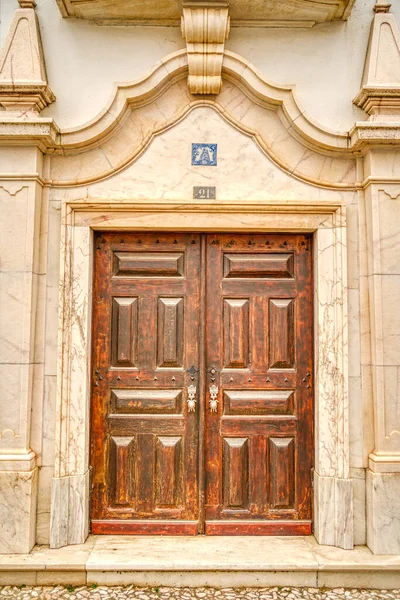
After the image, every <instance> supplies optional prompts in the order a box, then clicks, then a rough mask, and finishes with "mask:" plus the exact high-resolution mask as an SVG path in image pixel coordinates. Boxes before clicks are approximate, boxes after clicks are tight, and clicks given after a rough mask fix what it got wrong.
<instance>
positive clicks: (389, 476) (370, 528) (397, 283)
mask: <svg viewBox="0 0 400 600" xmlns="http://www.w3.org/2000/svg"><path fill="white" fill-rule="evenodd" d="M399 160H400V150H396V151H394V150H393V149H387V150H384V149H374V150H370V151H369V153H368V161H367V164H368V165H369V169H370V172H371V175H370V177H372V178H374V179H376V178H379V177H385V178H386V179H387V182H385V183H384V184H383V185H382V184H377V183H374V184H371V185H369V186H368V188H367V189H366V192H365V211H366V223H367V237H368V281H369V300H370V324H371V363H372V394H373V400H374V421H375V426H374V431H375V448H374V451H373V452H372V453H371V454H370V455H369V468H368V471H367V543H368V546H369V547H370V548H371V550H372V551H373V552H374V553H376V554H399V553H400V355H399V347H400V312H399V308H398V307H399V301H400V269H399V266H400V259H399V251H400V230H399V224H400V173H399V170H398V168H396V167H395V165H396V162H398V161H399ZM398 164H400V163H398ZM388 171H390V172H388ZM395 179H397V180H398V183H395V182H394V180H395ZM389 180H393V183H389Z"/></svg>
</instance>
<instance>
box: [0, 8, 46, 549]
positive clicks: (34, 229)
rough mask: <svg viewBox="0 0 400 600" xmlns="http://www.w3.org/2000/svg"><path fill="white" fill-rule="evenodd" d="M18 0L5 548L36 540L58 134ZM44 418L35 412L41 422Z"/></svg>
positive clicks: (5, 96) (9, 100)
mask: <svg viewBox="0 0 400 600" xmlns="http://www.w3.org/2000/svg"><path fill="white" fill-rule="evenodd" d="M19 4H20V7H21V8H19V9H17V10H16V11H15V12H14V16H13V19H12V22H11V25H10V29H9V31H8V35H7V37H6V39H5V42H4V45H3V47H2V49H1V51H0V109H1V110H0V165H1V167H0V169H1V171H0V219H1V235H0V553H25V552H29V551H30V550H31V548H32V546H33V545H34V543H35V524H36V501H37V481H38V463H37V460H36V454H35V452H34V450H33V449H32V440H31V420H32V410H33V406H34V405H33V396H34V394H35V393H36V394H37V395H38V396H39V397H40V395H42V394H43V345H42V344H41V339H40V335H39V333H40V332H42V331H43V326H42V324H41V323H40V319H39V318H38V316H39V315H40V314H43V312H42V311H41V310H40V308H41V306H40V305H42V304H43V303H42V302H41V299H42V297H43V289H44V285H43V283H44V277H45V276H44V269H43V268H42V265H41V261H40V218H41V211H42V185H43V179H42V176H43V174H42V170H43V154H42V152H41V150H40V148H41V147H42V148H43V139H46V140H47V141H50V142H52V141H53V140H54V137H55V134H56V132H55V127H54V126H53V124H52V121H51V119H41V118H40V117H39V113H40V111H41V110H43V108H45V107H46V106H47V105H48V104H50V103H51V102H53V101H54V100H55V98H54V95H53V93H52V91H51V90H50V88H49V86H48V84H47V76H46V68H45V64H44V57H43V50H42V44H41V40H40V30H39V24H38V21H37V18H36V14H35V10H34V8H35V2H34V0H19ZM36 406H37V405H36ZM39 406H40V402H39ZM36 412H37V411H36ZM40 422H41V419H40V415H37V414H36V413H35V427H38V426H40Z"/></svg>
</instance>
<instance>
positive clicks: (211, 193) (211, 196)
mask: <svg viewBox="0 0 400 600" xmlns="http://www.w3.org/2000/svg"><path fill="white" fill-rule="evenodd" d="M215 197H216V188H215V186H204V185H195V186H194V187H193V198H194V199H195V200H215Z"/></svg>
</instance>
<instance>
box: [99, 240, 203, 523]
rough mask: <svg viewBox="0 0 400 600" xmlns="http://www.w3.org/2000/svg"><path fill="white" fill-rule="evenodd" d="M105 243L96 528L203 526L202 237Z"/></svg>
mask: <svg viewBox="0 0 400 600" xmlns="http://www.w3.org/2000/svg"><path fill="white" fill-rule="evenodd" d="M95 242H96V243H95V248H96V250H95V252H96V261H95V276H94V289H93V366H92V371H93V373H92V375H93V380H94V384H93V393H92V407H91V419H92V438H91V465H92V467H93V477H92V506H91V517H92V531H93V532H94V533H113V532H121V533H124V532H126V533H128V532H136V533H146V532H150V533H151V532H153V533H157V532H161V533H162V532H165V531H166V530H167V529H168V525H169V526H170V528H169V531H171V532H173V533H192V534H193V533H196V532H197V527H198V519H199V514H198V451H197V448H198V412H190V413H189V412H188V410H187V388H188V386H189V385H190V384H191V383H192V384H195V385H198V382H197V381H195V380H194V379H193V378H192V377H190V376H189V374H188V372H187V371H188V370H189V368H190V367H191V365H194V366H195V367H197V365H198V363H199V344H198V336H197V335H193V332H196V331H199V327H200V324H199V306H200V297H199V294H200V278H199V272H200V237H199V236H198V235H192V234H180V235H165V234H164V235H162V234H157V235H155V234H154V235H153V234H140V236H139V235H136V234H128V233H123V234H118V235H116V234H112V233H107V234H97V235H96V240H95Z"/></svg>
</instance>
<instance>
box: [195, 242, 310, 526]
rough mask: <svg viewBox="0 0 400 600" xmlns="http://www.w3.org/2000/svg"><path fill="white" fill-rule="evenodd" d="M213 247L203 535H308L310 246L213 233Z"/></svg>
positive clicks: (210, 252) (209, 251) (210, 257)
mask: <svg viewBox="0 0 400 600" xmlns="http://www.w3.org/2000/svg"><path fill="white" fill-rule="evenodd" d="M206 247H207V260H206V264H207V274H206V277H207V279H206V289H207V322H206V343H207V365H208V367H209V369H208V373H207V388H208V390H209V389H210V388H211V386H215V387H214V388H211V393H210V391H209V392H208V393H209V395H208V399H207V406H206V427H205V431H206V443H205V448H206V456H205V465H206V497H205V498H206V499H205V503H206V525H205V531H206V533H208V534H214V535H215V534H272V535H279V534H309V533H311V468H312V465H313V401H312V398H313V396H312V389H311V385H312V354H313V346H312V296H311V294H312V285H311V284H312V263H311V239H310V237H307V236H304V235H269V234H268V235H241V236H233V235H232V234H226V235H222V234H215V235H214V234H213V235H208V237H207V244H206ZM216 388H218V392H217V390H216ZM213 397H214V398H215V399H216V402H213Z"/></svg>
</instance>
